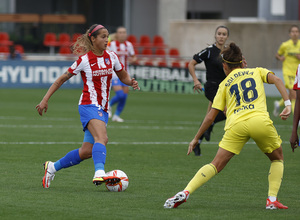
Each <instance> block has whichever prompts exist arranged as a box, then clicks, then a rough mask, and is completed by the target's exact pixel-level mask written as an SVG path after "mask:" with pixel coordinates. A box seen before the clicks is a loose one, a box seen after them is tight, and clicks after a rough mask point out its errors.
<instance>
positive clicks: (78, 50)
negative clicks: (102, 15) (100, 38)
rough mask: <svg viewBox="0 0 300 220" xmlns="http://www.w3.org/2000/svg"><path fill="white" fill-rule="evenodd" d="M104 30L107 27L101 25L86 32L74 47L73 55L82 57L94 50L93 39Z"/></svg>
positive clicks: (93, 26)
mask: <svg viewBox="0 0 300 220" xmlns="http://www.w3.org/2000/svg"><path fill="white" fill-rule="evenodd" d="M104 28H105V27H104V26H102V25H100V24H93V25H92V26H91V27H90V28H89V29H88V30H87V31H86V32H85V34H83V35H81V36H80V37H78V38H77V41H76V42H75V43H74V44H73V46H72V49H73V53H74V54H77V55H82V54H85V53H87V52H89V51H91V50H93V44H92V40H91V37H92V36H94V37H96V36H97V35H98V34H99V31H100V30H101V29H104Z"/></svg>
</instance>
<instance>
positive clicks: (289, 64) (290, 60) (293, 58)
mask: <svg viewBox="0 0 300 220" xmlns="http://www.w3.org/2000/svg"><path fill="white" fill-rule="evenodd" d="M289 35H290V39H289V40H288V41H285V42H283V43H282V44H281V45H280V47H279V49H278V52H277V54H276V59H278V60H280V61H282V73H283V79H284V83H285V87H286V88H287V89H288V90H289V98H290V100H291V102H292V111H293V112H294V108H295V99H296V92H295V91H294V90H293V86H294V81H295V74H296V71H297V67H298V65H299V64H300V40H299V39H298V38H299V36H300V29H299V27H298V26H297V25H292V26H291V27H290V30H289ZM281 106H284V101H283V99H281V100H280V101H275V102H274V111H273V115H274V116H275V117H277V116H278V115H279V111H280V107H281Z"/></svg>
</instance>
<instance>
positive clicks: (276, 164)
mask: <svg viewBox="0 0 300 220" xmlns="http://www.w3.org/2000/svg"><path fill="white" fill-rule="evenodd" d="M283 170H284V168H283V161H282V160H274V161H272V163H271V167H270V171H269V177H268V179H269V192H268V196H274V197H277V194H278V191H279V188H280V185H281V181H282V177H283Z"/></svg>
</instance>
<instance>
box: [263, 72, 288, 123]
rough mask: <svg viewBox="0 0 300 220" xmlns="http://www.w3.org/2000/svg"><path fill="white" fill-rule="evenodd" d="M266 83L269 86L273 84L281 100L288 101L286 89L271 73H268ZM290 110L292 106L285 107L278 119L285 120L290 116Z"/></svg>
mask: <svg viewBox="0 0 300 220" xmlns="http://www.w3.org/2000/svg"><path fill="white" fill-rule="evenodd" d="M267 77H268V83H269V84H275V86H276V88H277V90H278V91H279V92H280V94H281V97H282V98H283V100H284V101H289V95H288V93H287V91H286V88H285V86H284V84H283V82H282V80H281V79H280V78H279V77H277V76H275V75H274V74H272V73H268V76H267ZM291 110H292V105H291V104H289V105H286V106H285V108H284V109H283V111H282V112H281V113H280V115H279V116H280V117H281V119H282V120H286V119H287V118H288V117H289V115H290V114H291Z"/></svg>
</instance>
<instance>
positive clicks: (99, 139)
mask: <svg viewBox="0 0 300 220" xmlns="http://www.w3.org/2000/svg"><path fill="white" fill-rule="evenodd" d="M94 139H95V143H101V144H103V145H105V146H106V145H107V143H108V137H107V135H101V137H94Z"/></svg>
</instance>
